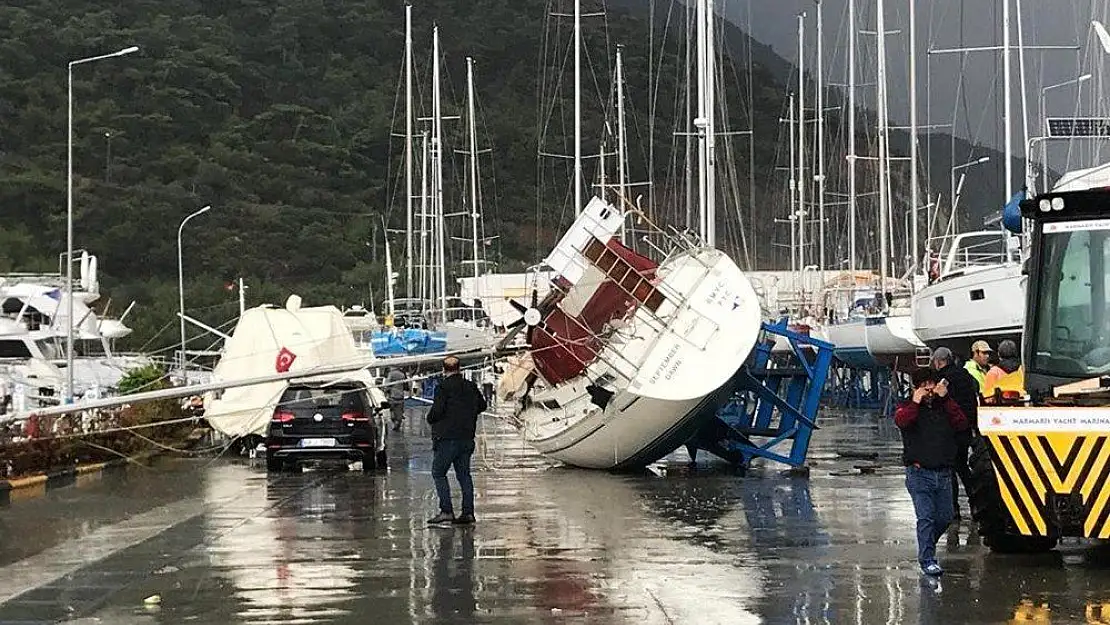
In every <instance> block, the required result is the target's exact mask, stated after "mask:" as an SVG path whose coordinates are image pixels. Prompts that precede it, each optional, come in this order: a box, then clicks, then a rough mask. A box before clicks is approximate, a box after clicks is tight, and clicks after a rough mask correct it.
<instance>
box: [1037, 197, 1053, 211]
mask: <svg viewBox="0 0 1110 625" xmlns="http://www.w3.org/2000/svg"><path fill="white" fill-rule="evenodd" d="M1037 208H1039V209H1041V212H1042V213H1047V212H1048V211H1050V210H1052V202H1049V201H1048V200H1041V201H1040V202H1037Z"/></svg>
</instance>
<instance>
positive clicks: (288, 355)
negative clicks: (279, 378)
mask: <svg viewBox="0 0 1110 625" xmlns="http://www.w3.org/2000/svg"><path fill="white" fill-rule="evenodd" d="M296 359H297V355H296V354H294V353H293V352H291V351H289V349H288V348H285V347H282V348H281V351H280V352H278V355H277V360H275V361H274V369H275V370H277V372H278V373H285V372H287V371H289V368H290V367H292V366H293V361H294V360H296Z"/></svg>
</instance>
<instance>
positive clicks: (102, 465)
mask: <svg viewBox="0 0 1110 625" xmlns="http://www.w3.org/2000/svg"><path fill="white" fill-rule="evenodd" d="M134 459H135V460H138V459H141V457H139V456H137V457H136V458H134ZM131 461H132V459H130V458H118V459H114V460H109V461H107V462H93V463H90V464H80V465H77V466H74V467H68V468H65V469H60V470H58V471H54V472H51V473H47V474H45V475H32V476H30V477H21V478H18V479H14V480H0V506H4V505H8V504H10V503H11V502H12V501H14V500H20V499H29V498H33V497H37V496H40V495H44V494H46V492H47V491H50V490H54V489H56V488H62V487H65V486H72V485H74V484H76V483H77V482H78V481H79V480H78V477H82V478H85V477H92V476H98V475H100V474H101V473H103V472H104V471H105V470H108V469H113V468H116V467H122V466H124V465H126V464H128V463H129V462H131Z"/></svg>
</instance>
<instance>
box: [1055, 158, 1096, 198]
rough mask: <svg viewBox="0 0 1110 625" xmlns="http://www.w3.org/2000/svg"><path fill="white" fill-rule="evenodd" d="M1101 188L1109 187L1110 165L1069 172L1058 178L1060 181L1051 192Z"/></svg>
mask: <svg viewBox="0 0 1110 625" xmlns="http://www.w3.org/2000/svg"><path fill="white" fill-rule="evenodd" d="M1101 187H1110V163H1108V164H1105V165H1099V166H1098V167H1091V168H1089V169H1077V170H1075V171H1069V172H1067V173H1066V174H1064V175H1063V176H1060V179H1059V180H1057V181H1056V186H1055V187H1053V188H1052V192H1053V193H1064V192H1067V191H1086V190H1088V189H1098V188H1101Z"/></svg>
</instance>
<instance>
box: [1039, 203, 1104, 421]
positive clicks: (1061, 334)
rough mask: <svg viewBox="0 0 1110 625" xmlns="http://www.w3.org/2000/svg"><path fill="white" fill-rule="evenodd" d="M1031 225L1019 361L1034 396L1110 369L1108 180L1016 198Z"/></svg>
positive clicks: (1041, 398) (1045, 395) (1046, 395)
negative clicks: (1104, 184) (1103, 184)
mask: <svg viewBox="0 0 1110 625" xmlns="http://www.w3.org/2000/svg"><path fill="white" fill-rule="evenodd" d="M1021 212H1022V217H1024V218H1025V219H1026V220H1027V222H1026V223H1027V224H1030V225H1031V234H1032V240H1031V243H1032V245H1031V250H1030V251H1031V254H1030V255H1029V262H1028V265H1027V268H1026V273H1027V275H1028V280H1027V283H1026V312H1025V333H1024V341H1023V350H1022V351H1023V353H1022V356H1023V357H1022V361H1023V363H1024V367H1025V387H1026V391H1027V392H1028V393H1029V396H1030V398H1031V399H1032V401H1033V403H1035V404H1041V403H1043V402H1044V400H1045V399H1047V398H1051V397H1052V391H1053V389H1054V388H1056V387H1058V386H1060V385H1063V384H1067V383H1069V382H1076V381H1079V380H1088V379H1091V378H1098V377H1101V376H1107V375H1110V187H1104V188H1097V189H1088V190H1082V191H1070V192H1058V193H1046V194H1043V195H1040V196H1037V197H1036V198H1034V199H1031V200H1026V201H1025V202H1022V205H1021Z"/></svg>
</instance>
